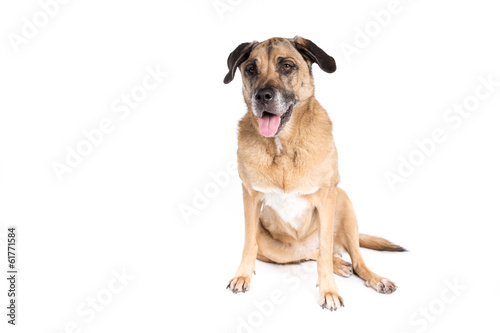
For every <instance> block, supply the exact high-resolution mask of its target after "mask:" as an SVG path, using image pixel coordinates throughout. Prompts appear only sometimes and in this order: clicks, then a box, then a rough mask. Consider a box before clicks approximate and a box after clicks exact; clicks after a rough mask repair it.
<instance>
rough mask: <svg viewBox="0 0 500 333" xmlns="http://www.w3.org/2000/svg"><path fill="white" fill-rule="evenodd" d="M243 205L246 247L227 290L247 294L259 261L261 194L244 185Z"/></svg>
mask: <svg viewBox="0 0 500 333" xmlns="http://www.w3.org/2000/svg"><path fill="white" fill-rule="evenodd" d="M243 205H244V210H245V245H244V246H243V255H242V257H241V263H240V266H239V267H238V270H237V271H236V274H235V275H234V277H233V278H232V279H231V280H230V281H229V284H228V285H227V288H226V289H229V290H231V291H232V292H234V293H238V292H245V291H247V290H248V289H249V288H250V280H251V279H252V273H253V271H254V270H255V260H256V259H257V250H258V247H257V229H258V226H259V216H260V209H261V205H262V198H261V193H259V192H256V191H254V190H252V189H251V188H250V187H249V186H245V184H243Z"/></svg>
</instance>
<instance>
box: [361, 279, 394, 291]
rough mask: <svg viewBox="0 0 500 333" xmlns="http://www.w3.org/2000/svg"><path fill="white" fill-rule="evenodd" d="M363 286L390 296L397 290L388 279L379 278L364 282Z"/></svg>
mask: <svg viewBox="0 0 500 333" xmlns="http://www.w3.org/2000/svg"><path fill="white" fill-rule="evenodd" d="M365 285H366V286H367V287H372V288H373V289H375V290H376V291H378V292H379V293H381V294H392V293H393V292H395V291H396V289H398V287H397V286H396V284H395V283H394V282H392V281H391V280H389V279H385V278H380V279H374V280H371V281H366V282H365Z"/></svg>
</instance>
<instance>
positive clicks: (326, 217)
mask: <svg viewBox="0 0 500 333" xmlns="http://www.w3.org/2000/svg"><path fill="white" fill-rule="evenodd" d="M336 202H337V187H336V186H332V187H331V188H326V189H323V190H321V191H320V193H319V198H318V202H317V205H316V207H317V209H318V217H319V254H318V259H317V260H316V261H317V264H318V285H319V302H320V305H321V307H322V308H327V309H330V310H331V311H333V310H337V307H340V306H344V302H343V300H342V297H340V296H339V294H338V288H337V284H336V283H335V280H334V278H333V231H334V230H333V227H334V221H333V219H334V216H335V204H336Z"/></svg>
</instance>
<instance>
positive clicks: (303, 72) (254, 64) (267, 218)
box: [224, 37, 404, 310]
mask: <svg viewBox="0 0 500 333" xmlns="http://www.w3.org/2000/svg"><path fill="white" fill-rule="evenodd" d="M313 63H317V64H318V65H319V67H320V68H321V69H322V70H324V71H325V72H328V73H332V72H334V71H335V69H336V65H335V60H334V59H333V58H332V57H330V56H329V55H328V54H326V53H325V52H324V51H323V50H322V49H320V48H319V47H318V46H316V45H315V44H314V43H313V42H311V41H309V40H307V39H304V38H301V37H295V38H293V39H285V38H271V39H268V40H266V41H264V42H261V43H258V42H252V43H243V44H241V45H239V46H238V47H237V48H236V49H235V50H234V51H233V52H232V53H231V54H230V55H229V58H228V67H229V73H228V74H227V75H226V77H225V79H224V83H229V82H231V81H232V80H233V78H234V74H235V72H236V69H237V68H239V69H240V71H241V73H242V78H243V96H244V98H245V103H246V105H247V113H246V114H245V116H244V117H243V118H242V119H241V121H240V123H239V133H238V171H239V174H240V177H241V179H242V183H243V202H244V210H245V245H244V248H243V256H242V259H241V263H240V266H239V268H238V270H237V271H236V274H235V276H234V278H232V279H231V280H230V281H229V285H228V286H227V288H228V289H230V290H232V291H233V292H235V293H236V292H245V291H247V290H248V289H249V286H250V280H251V277H252V272H254V268H255V260H256V259H260V260H262V261H266V262H275V263H293V262H300V261H304V260H316V261H317V265H318V285H319V297H320V304H321V306H322V307H323V308H325V307H326V308H328V309H330V310H336V309H337V307H339V306H343V301H342V297H340V295H339V293H338V288H337V285H336V283H335V280H334V278H333V273H335V274H337V275H340V276H344V277H349V276H351V275H352V273H353V268H354V272H355V273H356V274H357V275H359V276H360V277H361V278H362V279H363V280H365V281H366V284H367V285H369V286H371V287H372V288H374V289H375V290H377V291H378V292H381V293H388V294H390V293H392V292H394V291H395V290H396V285H395V284H394V282H392V281H390V280H389V279H386V278H383V277H381V276H379V275H377V274H375V273H373V272H372V271H370V270H369V269H368V268H367V267H366V265H365V263H364V261H363V258H362V257H361V253H360V250H359V248H360V246H361V247H366V248H370V249H375V250H381V251H404V249H403V248H401V247H400V246H397V245H394V244H392V243H391V242H389V241H387V240H385V239H382V238H378V237H374V236H368V235H363V234H359V233H358V224H357V220H356V216H355V214H354V210H353V207H352V204H351V202H350V201H349V198H348V197H347V195H346V193H345V192H344V191H343V190H342V189H340V188H338V187H337V185H338V183H339V181H340V177H339V174H338V170H337V149H336V148H335V143H334V140H333V135H332V122H331V121H330V118H329V117H328V114H327V113H326V111H325V109H323V108H322V107H321V105H320V104H319V103H318V101H317V100H316V98H315V97H314V82H313V77H312V69H311V67H312V64H313ZM343 251H347V252H348V253H349V255H350V257H351V259H352V266H351V264H350V263H348V262H346V261H344V260H342V259H340V256H341V253H342V252H343Z"/></svg>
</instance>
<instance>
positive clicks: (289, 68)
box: [283, 64, 293, 72]
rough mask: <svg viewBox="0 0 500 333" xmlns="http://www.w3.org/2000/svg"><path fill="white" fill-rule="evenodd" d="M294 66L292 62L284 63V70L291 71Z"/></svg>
mask: <svg viewBox="0 0 500 333" xmlns="http://www.w3.org/2000/svg"><path fill="white" fill-rule="evenodd" d="M292 68H293V65H290V64H284V65H283V70H284V71H285V72H289V71H291V70H292Z"/></svg>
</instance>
